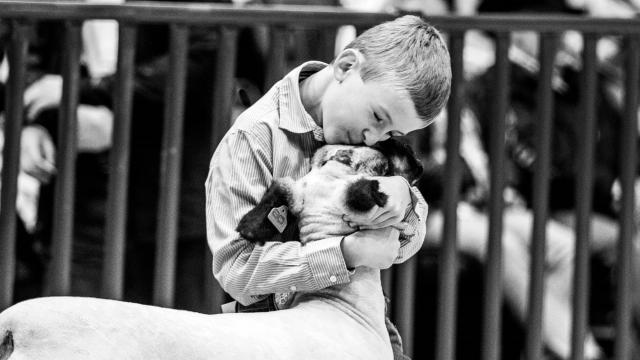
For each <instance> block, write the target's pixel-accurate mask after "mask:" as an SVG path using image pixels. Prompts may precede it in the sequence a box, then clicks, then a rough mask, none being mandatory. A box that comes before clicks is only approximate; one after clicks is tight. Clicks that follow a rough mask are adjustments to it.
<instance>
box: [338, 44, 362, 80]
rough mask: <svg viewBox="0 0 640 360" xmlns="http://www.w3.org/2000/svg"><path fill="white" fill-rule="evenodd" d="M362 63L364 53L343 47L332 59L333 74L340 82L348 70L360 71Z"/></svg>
mask: <svg viewBox="0 0 640 360" xmlns="http://www.w3.org/2000/svg"><path fill="white" fill-rule="evenodd" d="M363 63H364V55H362V53H361V52H360V51H359V50H356V49H344V50H342V52H340V54H338V56H336V59H335V61H334V67H333V75H334V77H335V78H336V80H338V82H342V81H343V80H344V79H346V77H347V75H348V74H349V72H350V71H360V68H362V64H363Z"/></svg>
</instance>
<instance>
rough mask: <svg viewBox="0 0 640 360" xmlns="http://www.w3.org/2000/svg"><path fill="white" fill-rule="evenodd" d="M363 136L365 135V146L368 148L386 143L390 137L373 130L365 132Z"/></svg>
mask: <svg viewBox="0 0 640 360" xmlns="http://www.w3.org/2000/svg"><path fill="white" fill-rule="evenodd" d="M363 135H364V144H365V145H367V146H373V145H375V144H377V143H378V142H379V141H385V140H387V139H389V137H390V136H389V134H388V133H384V134H381V133H379V132H377V131H372V130H365V131H363Z"/></svg>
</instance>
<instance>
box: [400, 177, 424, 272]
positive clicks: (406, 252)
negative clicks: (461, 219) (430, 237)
mask: <svg viewBox="0 0 640 360" xmlns="http://www.w3.org/2000/svg"><path fill="white" fill-rule="evenodd" d="M405 182H406V180H405ZM406 184H407V186H410V185H409V182H406ZM410 189H411V207H410V208H409V209H407V214H406V216H405V218H404V220H403V221H404V222H405V223H407V224H408V226H407V228H406V229H405V230H403V231H402V232H401V233H400V251H399V252H398V257H397V258H396V260H395V261H394V263H395V264H399V263H402V262H405V261H406V260H407V259H409V258H410V257H412V256H413V255H415V253H417V252H418V250H420V248H421V247H422V243H423V242H424V237H425V235H426V233H427V214H428V212H429V206H428V205H427V202H426V201H425V200H424V198H423V197H422V194H421V193H420V190H418V188H417V187H415V186H410Z"/></svg>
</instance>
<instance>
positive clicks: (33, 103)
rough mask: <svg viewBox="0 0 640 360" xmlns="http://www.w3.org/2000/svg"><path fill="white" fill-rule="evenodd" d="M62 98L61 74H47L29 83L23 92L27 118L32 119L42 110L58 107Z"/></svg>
mask: <svg viewBox="0 0 640 360" xmlns="http://www.w3.org/2000/svg"><path fill="white" fill-rule="evenodd" d="M61 99H62V76H60V75H53V74H47V75H44V76H43V77H41V78H40V79H38V80H37V81H36V82H34V83H33V84H31V86H29V87H28V88H27V89H26V90H25V92H24V106H25V109H26V110H27V119H28V120H29V121H32V120H34V119H35V118H36V117H38V115H40V113H42V112H43V111H44V110H47V109H51V108H54V107H58V106H59V105H60V101H61Z"/></svg>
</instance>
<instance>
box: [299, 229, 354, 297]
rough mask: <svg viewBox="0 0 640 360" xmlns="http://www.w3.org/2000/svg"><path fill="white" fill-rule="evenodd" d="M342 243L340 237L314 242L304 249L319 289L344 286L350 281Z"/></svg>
mask: <svg viewBox="0 0 640 360" xmlns="http://www.w3.org/2000/svg"><path fill="white" fill-rule="evenodd" d="M341 242H342V237H341V236H339V237H332V238H328V239H323V240H319V241H313V242H310V243H307V244H305V245H304V246H303V247H302V251H303V252H304V255H305V256H306V258H307V261H308V263H309V268H310V269H311V274H312V276H313V278H314V279H315V281H316V283H317V285H318V288H319V289H324V288H326V287H329V286H333V285H338V284H344V283H347V282H349V280H350V278H349V274H350V273H349V271H348V270H347V265H346V264H345V262H344V255H342V249H341V248H340V244H341Z"/></svg>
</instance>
